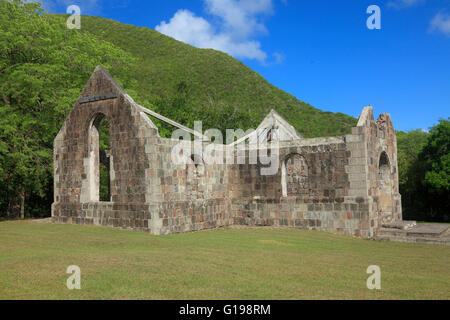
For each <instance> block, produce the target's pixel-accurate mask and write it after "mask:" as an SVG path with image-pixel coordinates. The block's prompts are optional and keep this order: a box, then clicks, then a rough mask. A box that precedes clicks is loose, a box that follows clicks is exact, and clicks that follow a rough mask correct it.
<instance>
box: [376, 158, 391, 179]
mask: <svg viewBox="0 0 450 320" xmlns="http://www.w3.org/2000/svg"><path fill="white" fill-rule="evenodd" d="M378 175H379V177H380V180H388V179H390V177H391V165H390V161H389V157H388V155H387V153H386V152H384V151H383V152H382V153H381V155H380V161H379V165H378Z"/></svg>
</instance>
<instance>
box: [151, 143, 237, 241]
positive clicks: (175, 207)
mask: <svg viewBox="0 0 450 320" xmlns="http://www.w3.org/2000/svg"><path fill="white" fill-rule="evenodd" d="M179 143H180V141H178V140H171V139H164V138H160V137H157V138H152V139H149V140H147V143H146V147H145V148H146V153H147V155H148V159H149V161H150V163H151V165H150V167H149V168H148V169H147V170H146V176H147V179H148V180H149V188H148V190H147V202H149V203H154V206H152V207H151V208H152V209H151V210H152V212H153V214H154V215H157V216H158V217H159V219H160V220H159V221H158V223H159V225H158V226H155V228H154V232H153V233H155V234H168V233H180V232H188V231H197V230H203V229H210V228H216V227H221V226H228V225H231V224H232V222H233V220H232V216H231V211H230V210H229V202H228V198H227V196H228V194H227V186H228V169H227V166H226V165H225V164H211V165H210V164H205V163H204V162H203V161H202V160H201V157H199V161H198V163H197V164H196V163H194V161H192V162H191V163H188V164H178V165H177V164H176V163H175V162H174V161H173V159H172V151H173V150H174V147H175V146H176V145H177V144H179ZM155 221H157V220H155Z"/></svg>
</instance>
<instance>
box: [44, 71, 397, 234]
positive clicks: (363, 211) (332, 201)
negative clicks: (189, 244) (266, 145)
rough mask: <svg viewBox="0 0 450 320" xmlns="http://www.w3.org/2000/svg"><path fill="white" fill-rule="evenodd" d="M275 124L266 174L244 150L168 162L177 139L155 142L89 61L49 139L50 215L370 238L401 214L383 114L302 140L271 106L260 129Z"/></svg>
mask: <svg viewBox="0 0 450 320" xmlns="http://www.w3.org/2000/svg"><path fill="white" fill-rule="evenodd" d="M100 117H107V118H108V120H109V123H110V149H111V150H109V161H110V162H109V165H110V178H109V179H110V186H111V187H110V195H111V201H109V202H101V201H100V198H99V161H100V160H99V159H100V152H99V134H98V131H97V123H98V119H99V118H100ZM274 124H276V126H277V128H279V129H281V130H280V131H279V132H280V137H279V138H280V140H281V141H280V152H279V160H280V168H279V170H278V173H277V174H275V175H272V176H263V175H261V171H260V168H261V165H260V164H249V163H251V162H250V161H248V155H249V152H246V161H245V162H244V163H246V164H230V165H227V164H214V165H209V164H206V163H205V162H204V161H202V159H201V156H199V155H195V157H193V159H192V160H193V161H192V163H189V164H187V165H186V164H185V165H176V164H174V162H173V161H172V159H171V154H172V150H173V147H174V146H175V145H177V144H178V143H179V141H177V140H172V139H165V138H161V137H160V136H159V135H158V129H157V127H156V126H155V125H154V124H153V123H152V121H151V120H150V119H149V118H148V116H147V115H146V114H145V110H144V109H143V108H142V107H140V106H139V105H137V104H136V103H135V102H134V101H133V100H132V99H131V98H130V97H129V96H128V95H127V94H126V93H125V92H124V91H123V90H122V89H121V88H120V87H119V86H118V85H117V84H116V83H115V81H114V80H113V79H112V78H111V76H109V74H108V73H107V72H106V71H105V70H104V69H103V68H102V67H97V68H96V70H95V71H94V74H93V75H92V77H91V79H90V80H89V82H88V84H87V85H86V87H85V89H84V90H83V92H82V94H81V98H80V100H79V101H78V102H77V103H76V105H75V107H74V108H73V110H72V111H71V113H70V114H69V116H68V118H67V120H66V122H65V123H64V126H63V128H62V129H61V131H60V132H59V134H58V136H57V137H56V139H55V145H54V149H55V150H54V163H55V199H54V204H53V207H52V217H53V221H54V222H58V223H75V224H90V225H103V226H110V227H118V228H126V229H134V230H139V231H145V232H149V233H152V234H157V235H159V234H170V233H180V232H189V231H195V230H203V229H210V228H216V227H223V226H230V225H251V226H285V227H292V228H301V229H315V230H324V231H329V232H336V233H343V234H348V235H355V236H359V237H365V238H369V237H373V236H375V235H376V234H377V230H378V229H379V228H380V227H381V226H382V224H383V223H388V222H392V221H399V220H402V212H401V197H400V194H399V190H398V170H397V145H396V136H395V131H394V128H393V125H392V121H391V119H390V116H389V115H388V114H382V115H381V116H380V118H379V119H378V120H377V121H376V122H375V121H374V118H373V111H372V107H366V108H364V110H363V112H362V114H361V116H360V118H359V122H358V125H357V127H355V128H353V129H352V134H349V135H346V136H342V137H330V138H314V139H304V138H303V137H301V135H300V134H299V133H298V132H296V131H295V129H293V128H292V127H291V126H290V125H289V124H288V123H287V122H285V120H284V119H282V118H281V117H280V116H279V115H278V114H276V112H274V111H273V112H271V114H270V115H269V116H268V117H267V118H266V120H265V121H264V122H263V123H262V124H261V127H262V128H263V129H264V128H266V127H267V129H268V132H270V130H269V129H270V127H269V125H270V126H274ZM205 146H206V143H205ZM226 148H234V146H231V145H229V146H226ZM247 148H249V146H248V145H247ZM247 151H248V150H247Z"/></svg>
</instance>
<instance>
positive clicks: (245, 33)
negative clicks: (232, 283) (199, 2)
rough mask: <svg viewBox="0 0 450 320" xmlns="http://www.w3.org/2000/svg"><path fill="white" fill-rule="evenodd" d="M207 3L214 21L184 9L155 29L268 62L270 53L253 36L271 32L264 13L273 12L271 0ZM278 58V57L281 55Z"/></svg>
mask: <svg viewBox="0 0 450 320" xmlns="http://www.w3.org/2000/svg"><path fill="white" fill-rule="evenodd" d="M204 3H205V10H206V13H208V14H209V15H211V17H212V18H213V19H212V20H213V22H210V21H208V20H206V19H205V18H203V17H199V16H196V15H195V14H194V13H192V12H191V11H189V10H185V9H181V10H178V11H177V12H176V13H175V15H174V16H173V17H172V18H171V19H170V21H169V22H166V21H162V22H161V23H160V24H159V25H157V26H156V27H155V29H156V30H157V31H159V32H161V33H163V34H165V35H167V36H170V37H173V38H175V39H177V40H179V41H182V42H185V43H188V44H190V45H193V46H195V47H198V48H210V49H215V50H219V51H223V52H226V53H228V54H230V55H232V56H234V57H236V58H242V59H255V60H258V61H260V62H261V63H263V64H264V63H265V62H266V59H267V53H265V52H264V51H263V50H262V49H261V44H260V42H259V41H256V40H254V39H253V37H255V36H257V35H261V34H263V35H265V34H267V33H268V31H267V29H266V27H265V25H264V24H263V23H262V21H261V16H263V15H269V14H272V13H273V6H272V0H204ZM275 58H276V59H277V61H278V60H280V59H281V55H280V56H278V57H277V56H275Z"/></svg>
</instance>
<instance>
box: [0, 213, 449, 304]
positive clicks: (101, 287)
mask: <svg viewBox="0 0 450 320" xmlns="http://www.w3.org/2000/svg"><path fill="white" fill-rule="evenodd" d="M70 265H77V266H79V267H80V268H81V286H82V289H81V290H74V291H70V290H68V289H67V287H66V280H67V278H68V277H69V275H68V274H66V269H67V267H68V266H70ZM369 265H378V266H380V267H381V272H382V274H381V281H382V283H381V285H382V290H380V291H370V290H368V289H367V287H366V280H367V278H368V277H369V275H367V274H366V269H367V267H368V266H369ZM449 265H450V247H445V246H438V245H426V244H403V243H389V242H377V241H369V240H361V239H354V238H351V237H347V236H341V235H333V234H328V233H322V232H314V231H302V230H291V229H266V228H262V229H257V228H248V229H219V230H213V231H205V232H198V233H189V234H181V235H170V236H159V237H158V236H152V235H149V234H145V233H139V232H134V231H123V230H116V229H110V228H103V227H86V226H74V225H54V224H38V223H35V222H31V221H14V222H1V223H0V299H449V298H450V268H449Z"/></svg>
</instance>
